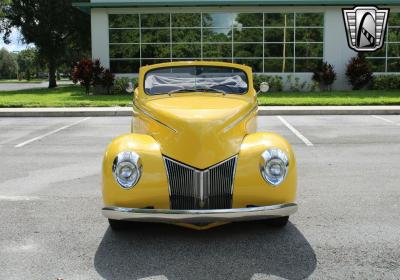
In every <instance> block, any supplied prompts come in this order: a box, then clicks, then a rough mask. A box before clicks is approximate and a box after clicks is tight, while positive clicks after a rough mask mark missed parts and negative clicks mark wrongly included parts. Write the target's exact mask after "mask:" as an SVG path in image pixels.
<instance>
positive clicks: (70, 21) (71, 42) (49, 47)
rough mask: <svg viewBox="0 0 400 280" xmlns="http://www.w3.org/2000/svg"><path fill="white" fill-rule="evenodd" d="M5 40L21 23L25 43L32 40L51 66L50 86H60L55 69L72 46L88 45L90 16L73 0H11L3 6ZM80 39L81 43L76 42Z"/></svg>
mask: <svg viewBox="0 0 400 280" xmlns="http://www.w3.org/2000/svg"><path fill="white" fill-rule="evenodd" d="M3 12H4V15H5V20H4V22H5V23H4V29H5V36H4V39H5V41H6V40H7V38H8V37H9V35H10V33H11V28H12V27H18V28H20V30H21V33H22V35H23V37H24V40H25V41H26V43H33V44H35V46H36V47H37V49H38V52H39V54H40V56H41V57H43V58H44V60H45V61H46V63H47V67H48V70H49V88H53V87H56V86H57V82H56V70H57V67H58V66H59V65H60V64H61V63H65V61H64V60H65V59H64V58H63V57H65V54H66V53H67V50H69V51H70V49H71V47H76V46H79V47H78V48H89V46H90V21H89V17H88V16H87V15H85V14H83V13H81V12H80V11H78V10H76V9H75V8H73V7H72V1H71V0H57V1H55V0H50V1H49V0H11V1H10V3H9V4H8V5H6V6H5V7H3ZM77 42H79V43H77Z"/></svg>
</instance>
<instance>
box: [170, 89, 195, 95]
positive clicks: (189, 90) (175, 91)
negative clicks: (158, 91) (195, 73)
mask: <svg viewBox="0 0 400 280" xmlns="http://www.w3.org/2000/svg"><path fill="white" fill-rule="evenodd" d="M196 91H198V90H197V89H187V88H180V89H174V90H171V91H169V92H167V93H168V95H171V94H173V93H179V92H196Z"/></svg>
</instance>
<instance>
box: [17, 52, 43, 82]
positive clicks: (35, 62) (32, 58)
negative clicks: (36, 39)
mask: <svg viewBox="0 0 400 280" xmlns="http://www.w3.org/2000/svg"><path fill="white" fill-rule="evenodd" d="M38 56H39V54H38V52H37V50H36V49H35V48H29V49H26V50H23V51H20V52H19V53H18V55H17V62H18V68H19V76H20V77H23V78H25V79H27V80H28V81H29V80H30V79H31V78H32V76H33V75H35V76H36V77H37V76H38V74H39V71H40V59H39V57H38Z"/></svg>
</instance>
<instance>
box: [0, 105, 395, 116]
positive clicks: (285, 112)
mask: <svg viewBox="0 0 400 280" xmlns="http://www.w3.org/2000/svg"><path fill="white" fill-rule="evenodd" d="M258 115H259V116H278V115H281V116H290V115H400V106H260V107H259V109H258ZM126 116H132V108H131V107H86V108H85V107H84V108H0V117H126Z"/></svg>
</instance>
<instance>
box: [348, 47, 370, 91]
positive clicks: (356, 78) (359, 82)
mask: <svg viewBox="0 0 400 280" xmlns="http://www.w3.org/2000/svg"><path fill="white" fill-rule="evenodd" d="M346 76H347V79H348V81H349V83H350V84H351V85H352V87H353V89H355V90H358V89H362V88H365V87H367V86H368V85H369V84H370V83H371V81H372V78H373V76H372V71H371V67H370V65H369V64H368V61H367V60H366V59H365V55H364V54H362V53H358V55H357V56H356V57H353V58H352V59H350V61H349V64H347V69H346Z"/></svg>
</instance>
